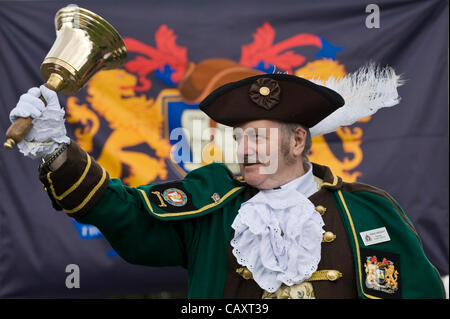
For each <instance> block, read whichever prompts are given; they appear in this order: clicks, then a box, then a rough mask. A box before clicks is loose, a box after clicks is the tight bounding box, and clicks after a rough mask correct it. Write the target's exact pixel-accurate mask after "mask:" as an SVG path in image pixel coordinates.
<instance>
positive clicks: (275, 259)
mask: <svg viewBox="0 0 450 319" xmlns="http://www.w3.org/2000/svg"><path fill="white" fill-rule="evenodd" d="M317 188H318V186H317V183H316V181H315V180H314V176H313V174H312V165H311V164H309V169H308V171H307V172H306V173H305V174H304V175H302V176H300V177H298V178H296V179H294V180H292V181H290V182H288V183H287V184H285V185H282V186H281V187H280V188H277V189H270V190H260V191H259V192H258V193H257V194H256V195H255V196H253V197H252V198H251V199H249V200H248V201H246V202H244V203H242V205H241V208H240V209H239V212H238V214H237V216H236V218H235V220H234V222H233V224H232V225H231V227H232V228H233V229H234V230H235V234H234V238H233V239H232V240H231V246H232V247H233V255H234V256H235V257H236V260H237V262H238V263H239V264H240V265H242V266H246V267H247V268H248V269H249V270H250V271H251V272H252V274H253V279H254V280H255V281H256V283H257V284H258V285H259V286H260V287H261V288H263V289H264V290H266V291H268V292H275V291H276V290H277V289H278V288H279V287H280V286H281V284H283V283H284V284H286V285H288V286H291V285H293V284H296V283H300V282H302V281H303V280H305V279H307V278H309V277H311V275H312V273H313V272H315V271H316V270H317V265H318V264H319V262H320V252H321V243H322V235H323V233H324V230H323V229H322V227H323V226H324V223H323V219H322V216H321V215H320V214H319V213H318V212H317V211H316V210H315V207H314V204H313V203H312V202H311V201H310V200H309V199H308V197H309V196H311V195H312V194H314V193H315V192H316V191H317Z"/></svg>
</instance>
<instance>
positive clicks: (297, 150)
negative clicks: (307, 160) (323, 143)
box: [292, 126, 307, 156]
mask: <svg viewBox="0 0 450 319" xmlns="http://www.w3.org/2000/svg"><path fill="white" fill-rule="evenodd" d="M306 135H307V133H306V130H305V129H304V128H303V127H301V126H297V127H296V128H295V130H294V132H293V133H292V137H293V138H294V141H293V148H292V152H293V155H295V156H302V153H303V150H304V149H305V145H306Z"/></svg>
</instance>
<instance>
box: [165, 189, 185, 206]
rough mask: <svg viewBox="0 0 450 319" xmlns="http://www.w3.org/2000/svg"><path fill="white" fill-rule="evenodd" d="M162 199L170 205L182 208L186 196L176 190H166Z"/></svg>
mask: <svg viewBox="0 0 450 319" xmlns="http://www.w3.org/2000/svg"><path fill="white" fill-rule="evenodd" d="M163 197H164V199H165V200H166V202H168V203H169V204H170V205H173V206H178V207H180V206H184V205H186V203H187V196H186V194H185V193H184V192H183V191H182V190H180V189H178V188H168V189H166V190H165V191H164V192H163Z"/></svg>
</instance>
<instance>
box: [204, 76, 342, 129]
mask: <svg viewBox="0 0 450 319" xmlns="http://www.w3.org/2000/svg"><path fill="white" fill-rule="evenodd" d="M343 105H344V99H343V98H342V97H341V95H339V94H338V93H336V92H335V91H333V90H331V89H329V88H327V87H325V86H322V85H318V84H315V83H313V82H311V81H308V80H305V79H303V78H300V77H298V76H294V75H288V74H262V75H256V76H252V77H248V78H245V79H243V80H240V81H237V82H231V83H228V84H225V85H223V86H221V87H219V88H217V89H216V90H214V91H213V92H211V93H210V94H209V95H208V96H207V97H206V98H205V99H204V100H203V101H202V102H201V103H200V105H199V107H200V109H201V110H202V111H203V112H205V113H206V114H207V115H208V116H209V117H211V118H212V119H213V120H214V121H216V122H218V123H221V124H224V125H227V126H238V125H241V124H243V123H246V122H250V121H255V120H263V119H266V120H276V121H281V122H289V123H298V124H302V125H304V126H305V127H307V128H311V127H313V126H314V125H316V124H317V123H319V122H320V121H321V120H323V119H324V118H326V117H327V116H328V115H330V114H331V113H333V112H334V111H336V110H337V109H338V108H340V107H341V106H343Z"/></svg>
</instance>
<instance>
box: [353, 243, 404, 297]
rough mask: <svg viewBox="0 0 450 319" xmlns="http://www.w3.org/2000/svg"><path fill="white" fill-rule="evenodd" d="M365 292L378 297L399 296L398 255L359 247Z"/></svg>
mask: <svg viewBox="0 0 450 319" xmlns="http://www.w3.org/2000/svg"><path fill="white" fill-rule="evenodd" d="M361 267H362V268H363V269H362V273H363V274H364V276H363V279H364V282H363V286H365V288H366V289H367V290H366V292H367V293H369V294H371V295H374V296H376V297H380V298H400V297H401V286H400V255H398V254H393V253H388V252H382V251H377V250H372V249H365V248H361Z"/></svg>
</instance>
